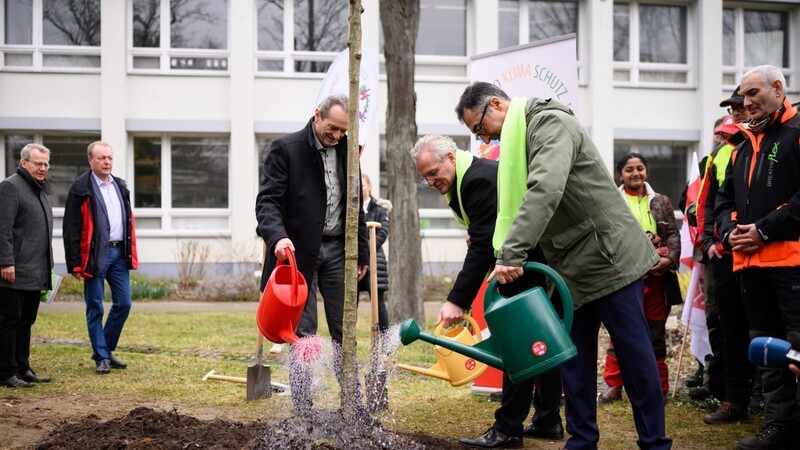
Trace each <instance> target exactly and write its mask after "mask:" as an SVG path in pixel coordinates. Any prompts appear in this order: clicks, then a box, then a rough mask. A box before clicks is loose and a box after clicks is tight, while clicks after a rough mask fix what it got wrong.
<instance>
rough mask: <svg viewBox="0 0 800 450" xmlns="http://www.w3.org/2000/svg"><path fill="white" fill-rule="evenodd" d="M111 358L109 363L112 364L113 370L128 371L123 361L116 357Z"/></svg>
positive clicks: (110, 356)
mask: <svg viewBox="0 0 800 450" xmlns="http://www.w3.org/2000/svg"><path fill="white" fill-rule="evenodd" d="M108 356H109V360H108V361H109V363H110V364H111V368H112V369H127V368H128V365H127V364H125V363H124V362H122V361H121V360H119V359H117V358H116V357H115V356H114V355H108Z"/></svg>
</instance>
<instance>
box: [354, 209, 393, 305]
mask: <svg viewBox="0 0 800 450" xmlns="http://www.w3.org/2000/svg"><path fill="white" fill-rule="evenodd" d="M366 221H367V222H378V223H380V224H381V227H380V228H378V229H377V230H375V241H376V248H377V254H378V257H377V259H378V261H377V265H378V290H379V291H387V290H389V264H388V263H387V262H386V254H385V253H384V252H383V243H384V242H386V238H388V237H389V213H388V212H387V211H386V208H384V207H383V206H381V205H379V204H378V203H377V202H376V201H375V199H374V198H370V200H369V205H367V213H366ZM369 280H370V273H369V271H367V274H366V275H365V276H364V278H362V279H361V281H359V282H358V290H359V292H361V291H366V292H369V283H370V281H369Z"/></svg>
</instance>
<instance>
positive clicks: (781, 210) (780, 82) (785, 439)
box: [715, 66, 800, 450]
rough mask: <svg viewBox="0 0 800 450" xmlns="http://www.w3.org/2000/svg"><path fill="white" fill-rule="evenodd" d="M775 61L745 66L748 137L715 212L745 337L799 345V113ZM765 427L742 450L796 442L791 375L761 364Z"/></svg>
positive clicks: (798, 419)
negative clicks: (738, 289)
mask: <svg viewBox="0 0 800 450" xmlns="http://www.w3.org/2000/svg"><path fill="white" fill-rule="evenodd" d="M785 87H786V80H785V78H784V76H783V74H782V73H781V72H780V70H779V69H778V68H776V67H773V66H758V67H754V68H752V69H750V70H749V71H747V72H746V73H745V74H744V75H743V76H742V80H741V85H740V88H739V94H741V95H742V96H743V97H744V107H745V108H746V109H747V112H748V113H749V115H750V122H749V128H744V127H740V129H741V130H742V131H743V132H744V134H745V136H746V137H747V140H746V141H745V142H744V143H743V144H742V145H741V147H740V148H739V151H738V154H737V155H736V157H735V161H734V163H733V164H732V166H731V167H730V168H729V169H728V170H729V176H727V177H726V180H725V182H724V183H723V185H722V187H721V188H720V190H719V192H718V193H717V201H716V207H715V217H716V221H717V225H718V228H719V231H720V235H721V236H722V243H723V245H724V246H725V248H727V249H730V250H732V251H733V270H734V271H736V272H738V273H739V274H740V276H741V278H740V280H741V285H742V298H743V299H744V303H745V307H746V309H747V316H748V320H749V324H750V337H751V338H754V337H756V336H774V337H779V338H781V339H786V340H788V341H789V342H791V343H792V346H793V348H794V349H795V350H800V116H798V115H797V112H796V111H795V110H794V109H792V107H791V104H790V102H789V101H788V100H787V99H786V96H785ZM761 380H762V388H763V396H764V405H765V409H764V428H762V430H761V431H760V432H759V433H757V434H756V435H754V436H749V437H746V438H744V439H742V440H740V441H739V442H738V443H737V445H736V448H737V449H741V450H754V449H779V448H796V447H795V446H796V444H797V442H798V438H799V437H798V432H797V430H798V429H799V428H800V427H798V425H800V403H798V402H797V400H799V399H800V395H798V393H797V378H796V376H795V375H794V374H792V373H791V372H790V371H789V370H788V368H782V369H777V368H776V369H772V368H762V371H761Z"/></svg>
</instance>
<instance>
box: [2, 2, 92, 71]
mask: <svg viewBox="0 0 800 450" xmlns="http://www.w3.org/2000/svg"><path fill="white" fill-rule="evenodd" d="M31 1H32V12H31V14H32V21H33V23H32V24H31V30H32V31H31V33H32V36H31V42H32V43H31V44H30V45H22V44H6V43H5V34H6V33H5V31H6V30H5V23H6V20H5V2H4V3H3V7H0V71H3V72H56V73H100V66H98V67H73V66H56V67H54V66H47V67H46V66H44V57H45V56H48V55H54V56H97V57H98V58H99V57H100V47H93V46H82V45H45V44H44V36H43V33H44V18H43V14H44V13H43V8H44V7H43V6H42V2H43V0H31ZM101 8H102V6H101ZM7 54H16V55H31V58H32V63H31V65H30V66H7V65H6V58H5V55H7Z"/></svg>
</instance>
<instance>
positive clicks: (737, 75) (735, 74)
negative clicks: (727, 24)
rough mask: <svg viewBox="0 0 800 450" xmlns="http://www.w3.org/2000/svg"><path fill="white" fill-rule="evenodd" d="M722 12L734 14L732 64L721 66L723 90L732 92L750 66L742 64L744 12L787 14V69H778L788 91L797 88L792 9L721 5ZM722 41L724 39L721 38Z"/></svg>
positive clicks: (770, 5)
mask: <svg viewBox="0 0 800 450" xmlns="http://www.w3.org/2000/svg"><path fill="white" fill-rule="evenodd" d="M722 8H723V10H725V9H733V10H734V11H733V14H734V16H733V17H734V37H735V40H734V42H735V43H734V60H735V62H734V64H733V65H732V66H731V65H724V64H723V65H722V86H723V88H724V90H726V91H730V90H733V89H734V88H735V87H736V86H738V85H739V80H740V79H741V78H742V75H744V73H745V72H747V71H748V70H750V69H751V68H752V66H746V65H745V64H744V12H745V11H776V12H786V13H787V14H788V20H787V25H788V30H786V31H787V33H789V39H788V45H789V48H788V53H789V67H780V69H781V72H782V73H783V75H784V76H785V77H786V84H787V88H788V89H792V88H793V87H794V86H797V81H796V80H795V71H794V69H793V68H794V65H795V58H794V55H795V52H796V45H793V44H792V43H793V42H796V41H797V38H798V37H797V32H796V31H795V28H796V27H794V26H793V25H794V24H795V17H794V15H793V14H792V13H793V9H792V8H791V7H785V6H781V5H775V4H768V3H725V4H723V5H722ZM723 39H724V37H723ZM731 76H732V79H733V83H730V82H726V77H728V79H730V77H731Z"/></svg>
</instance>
